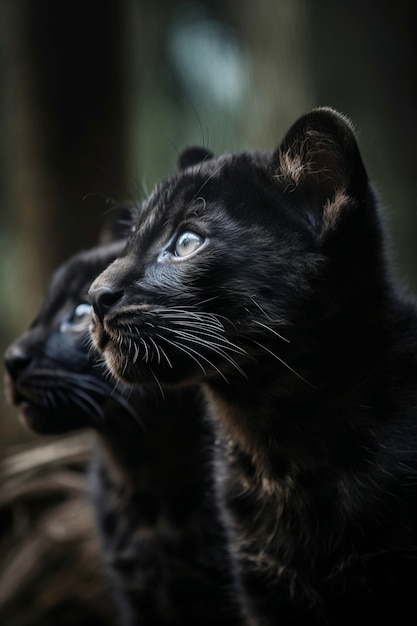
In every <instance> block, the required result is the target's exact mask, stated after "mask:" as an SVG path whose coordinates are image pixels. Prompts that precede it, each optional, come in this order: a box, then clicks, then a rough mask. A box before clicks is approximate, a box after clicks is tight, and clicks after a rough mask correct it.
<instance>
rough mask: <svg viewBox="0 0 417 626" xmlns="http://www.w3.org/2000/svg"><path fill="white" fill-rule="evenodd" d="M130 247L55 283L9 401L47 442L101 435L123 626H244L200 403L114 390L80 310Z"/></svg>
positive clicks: (98, 469)
mask: <svg viewBox="0 0 417 626" xmlns="http://www.w3.org/2000/svg"><path fill="white" fill-rule="evenodd" d="M123 247H124V243H123V242H122V241H121V242H116V243H112V244H107V245H102V246H98V247H97V248H94V249H92V250H90V251H87V252H83V253H80V254H78V255H76V256H74V257H73V258H72V259H70V260H69V261H67V262H66V263H65V264H64V265H63V266H61V267H60V268H59V269H58V270H57V271H56V272H55V274H54V276H53V278H52V280H51V283H50V286H49V288H48V291H47V293H46V296H45V299H44V302H43V305H42V308H41V310H40V313H39V315H38V316H37V318H36V320H35V321H34V322H33V324H32V325H31V327H30V329H29V330H28V331H27V332H25V333H24V334H23V335H22V336H21V337H19V338H18V339H17V340H16V341H15V342H14V343H13V344H12V345H11V346H10V347H9V349H8V350H7V351H6V354H5V364H6V369H7V388H8V395H9V399H10V401H11V402H13V403H14V404H15V405H16V407H17V408H18V410H19V413H20V415H21V418H22V419H23V420H24V421H25V422H26V423H27V424H28V425H29V426H30V427H31V428H32V429H33V430H36V431H38V432H41V433H57V432H63V431H67V430H71V429H73V428H80V427H92V428H94V429H95V430H96V432H97V438H96V446H95V454H94V457H93V461H92V464H91V470H90V476H89V483H90V494H91V499H92V502H93V505H94V509H95V516H96V521H97V527H98V531H99V535H100V540H101V546H102V556H103V561H104V563H105V566H106V568H107V570H108V571H109V573H110V576H111V581H112V587H113V589H114V592H115V596H116V601H117V603H118V605H119V610H120V619H121V624H123V626H141V625H144V626H162V625H176V626H186V625H188V626H195V625H196V624H203V625H207V626H212V625H213V624H222V625H224V626H226V625H227V626H228V625H229V624H239V623H240V617H239V612H238V609H237V604H236V602H235V600H234V599H233V596H232V592H231V573H230V564H229V561H228V553H227V550H226V536H225V532H224V530H223V526H222V524H221V523H220V521H219V516H218V513H217V510H216V506H215V504H214V495H213V486H212V482H211V481H210V478H209V477H210V475H211V472H210V471H209V469H208V468H209V467H210V464H211V457H210V456H209V451H210V450H211V449H212V447H213V443H214V437H213V432H212V428H211V426H209V424H207V423H205V422H204V421H203V419H201V418H202V415H203V412H204V401H203V399H202V397H201V394H200V392H199V391H198V390H191V389H190V390H184V391H183V392H181V393H180V392H176V391H166V392H165V395H162V394H161V390H159V389H157V390H156V392H154V391H153V390H152V389H151V390H148V391H146V392H145V391H144V390H141V389H136V390H135V391H133V390H132V389H130V390H129V389H127V388H126V387H125V386H123V385H121V384H119V383H116V382H115V381H114V379H112V378H111V376H110V375H109V373H108V372H107V370H106V368H105V367H104V366H103V364H102V363H100V360H99V359H98V358H97V354H96V353H94V351H93V350H92V349H91V341H90V338H89V335H88V324H89V305H87V306H86V308H81V309H79V308H77V307H78V305H80V304H81V305H82V304H83V303H86V294H87V291H88V288H89V286H90V284H91V282H92V280H93V279H94V278H95V276H96V275H97V274H98V273H99V272H100V271H102V270H103V269H104V268H105V267H107V265H108V264H109V263H110V262H111V261H112V260H114V258H115V257H116V256H117V255H118V254H120V253H121V251H122V249H123ZM83 312H84V313H83ZM205 451H207V453H206V452H205ZM97 566H99V564H97Z"/></svg>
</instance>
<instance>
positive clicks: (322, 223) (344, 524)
mask: <svg viewBox="0 0 417 626" xmlns="http://www.w3.org/2000/svg"><path fill="white" fill-rule="evenodd" d="M180 166H181V170H180V171H179V172H178V173H177V174H176V175H175V176H173V177H172V178H170V179H168V180H167V181H166V182H164V183H162V184H161V185H159V186H158V187H157V188H156V189H155V191H154V192H153V193H152V194H151V196H150V197H149V198H148V200H147V201H146V202H145V203H144V206H143V210H142V211H141V212H140V215H139V217H138V220H137V225H136V231H135V232H134V234H133V235H131V237H130V239H129V241H128V244H127V247H126V249H125V251H124V253H123V254H122V256H121V257H120V258H119V259H118V260H117V261H115V262H114V263H113V264H112V265H110V267H109V268H108V269H107V270H106V271H105V272H104V273H103V274H102V275H101V276H100V277H99V278H98V279H97V280H96V281H95V282H94V284H93V286H92V288H91V290H90V298H91V301H92V303H93V306H94V310H95V314H94V315H93V326H92V335H93V339H94V343H95V345H96V347H97V348H98V349H99V350H100V351H101V352H102V353H103V355H104V357H105V360H106V362H107V364H108V366H109V367H110V369H111V371H112V373H113V374H114V375H116V376H117V377H119V378H120V379H121V380H124V381H128V382H131V383H143V382H148V383H153V382H154V381H155V379H157V381H158V382H159V384H161V385H167V384H171V385H184V384H190V383H192V384H197V383H199V384H201V385H202V388H203V389H204V391H205V395H206V397H207V399H208V401H209V404H210V410H211V414H212V417H213V419H214V420H216V421H217V422H219V424H220V425H221V427H222V429H223V432H224V440H225V441H226V442H227V445H228V453H229V456H228V462H227V465H226V467H225V468H224V471H223V470H221V471H219V472H218V474H219V482H220V484H221V486H222V489H223V498H224V503H223V504H224V506H225V509H226V511H227V513H228V514H229V516H230V520H231V524H232V529H233V532H234V535H235V551H236V553H237V562H238V566H239V570H240V573H241V580H242V583H243V585H244V588H245V591H246V593H245V595H244V596H242V598H243V601H244V602H245V603H247V606H246V610H247V612H248V615H249V616H250V617H251V620H252V621H251V622H250V623H251V624H261V625H262V626H266V625H270V624H277V625H281V624H288V623H305V624H323V625H324V624H332V625H335V626H336V625H337V626H338V625H340V624H380V623H390V624H394V623H395V624H396V623H401V624H403V623H406V622H409V623H413V622H414V621H415V620H416V619H417V609H416V605H417V600H416V589H417V586H416V583H417V576H416V573H417V550H416V547H417V537H416V531H417V523H416V522H417V441H416V439H417V312H416V303H415V302H414V301H411V299H409V298H408V297H407V296H405V295H403V294H401V293H400V291H399V289H398V288H397V286H396V285H395V283H394V282H393V280H392V277H391V272H390V267H389V264H388V262H387V258H386V254H385V242H384V234H383V228H382V225H381V220H380V216H379V209H378V205H377V201H376V199H375V195H374V192H373V189H372V186H371V184H370V182H369V180H368V176H367V172H366V169H365V167H364V165H363V162H362V158H361V155H360V152H359V149H358V145H357V142H356V139H355V136H354V132H353V130H352V127H351V125H350V123H349V122H348V121H347V120H346V119H345V118H344V117H343V116H342V115H340V114H338V113H336V112H334V111H333V110H331V109H326V108H325V109H317V110H314V111H312V112H311V113H310V114H307V115H305V116H303V117H301V118H300V119H299V120H298V121H297V122H296V123H295V124H294V125H293V126H292V128H291V129H290V130H289V132H288V133H287V135H286V136H285V138H284V140H283V142H282V143H281V144H280V145H279V146H278V147H277V148H276V150H275V151H274V152H273V153H262V154H261V153H250V152H247V153H240V154H229V155H224V156H221V157H218V158H215V157H213V155H211V154H210V153H208V152H207V151H204V150H202V149H200V150H198V149H194V150H189V151H186V152H185V153H184V154H183V155H182V157H181V159H180Z"/></svg>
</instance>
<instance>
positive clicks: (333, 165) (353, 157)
mask: <svg viewBox="0 0 417 626" xmlns="http://www.w3.org/2000/svg"><path fill="white" fill-rule="evenodd" d="M272 167H273V176H274V178H275V179H276V180H278V181H280V182H282V184H283V185H285V188H286V189H288V191H291V192H294V191H296V190H299V191H300V192H302V193H305V194H306V195H309V196H310V197H311V196H312V195H314V199H315V202H316V203H318V204H320V206H321V209H322V215H321V217H322V219H323V224H324V226H325V227H326V226H327V227H328V228H330V227H331V226H332V225H333V226H334V225H335V223H336V221H337V220H338V217H339V213H340V212H341V211H342V210H343V207H344V206H345V205H346V204H349V203H346V202H345V200H348V199H350V200H351V201H354V202H355V203H357V202H358V201H359V202H361V201H362V200H364V199H365V197H366V193H367V188H368V176H367V173H366V170H365V167H364V165H363V161H362V157H361V154H360V152H359V147H358V144H357V141H356V137H355V133H354V129H353V126H352V124H351V123H350V122H349V120H348V119H347V118H346V117H344V116H343V115H342V114H340V113H338V112H337V111H334V110H333V109H331V108H327V107H323V108H318V109H314V110H313V111H311V113H308V114H306V115H304V116H302V117H300V118H299V119H298V120H297V121H296V122H295V124H294V125H293V126H292V127H291V128H290V130H289V131H288V133H287V134H286V136H285V137H284V140H283V142H282V143H281V145H280V146H279V147H278V148H277V150H276V151H275V152H274V155H273V159H272Z"/></svg>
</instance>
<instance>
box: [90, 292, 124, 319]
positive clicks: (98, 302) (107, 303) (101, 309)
mask: <svg viewBox="0 0 417 626" xmlns="http://www.w3.org/2000/svg"><path fill="white" fill-rule="evenodd" d="M122 295H123V292H122V291H113V289H110V288H109V287H99V288H98V289H92V290H90V291H89V292H88V297H89V298H90V302H91V306H92V307H93V309H94V312H95V314H96V315H97V317H98V319H99V320H100V322H103V319H104V316H105V315H106V313H108V311H109V310H110V309H111V308H112V306H113V305H114V304H116V302H118V301H119V300H120V298H121V297H122Z"/></svg>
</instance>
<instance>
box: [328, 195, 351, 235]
mask: <svg viewBox="0 0 417 626" xmlns="http://www.w3.org/2000/svg"><path fill="white" fill-rule="evenodd" d="M349 202H350V198H349V196H348V195H347V194H346V192H345V190H344V189H338V190H337V191H336V193H335V195H334V197H333V198H332V199H329V200H327V202H326V204H325V205H324V207H323V231H324V232H328V231H331V230H334V229H335V228H336V225H337V221H338V219H339V216H340V215H341V213H342V210H343V207H344V206H346V204H348V203H349Z"/></svg>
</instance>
